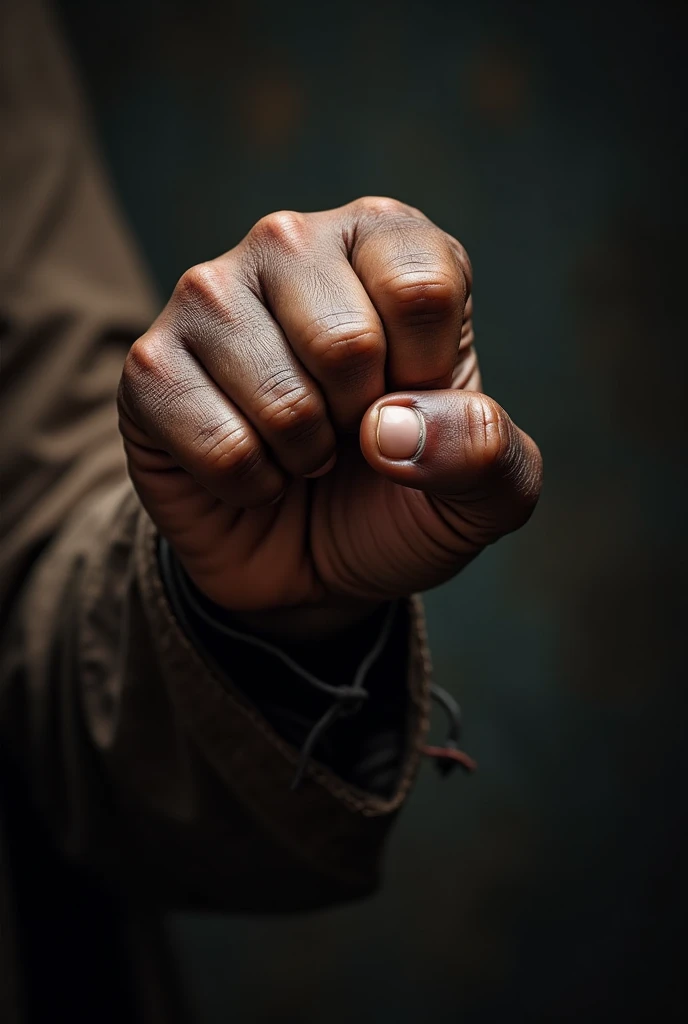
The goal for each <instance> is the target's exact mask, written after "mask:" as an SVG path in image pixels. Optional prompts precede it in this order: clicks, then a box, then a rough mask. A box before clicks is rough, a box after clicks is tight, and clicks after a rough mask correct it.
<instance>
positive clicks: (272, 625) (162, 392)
mask: <svg viewBox="0 0 688 1024" xmlns="http://www.w3.org/2000/svg"><path fill="white" fill-rule="evenodd" d="M470 293H471V265H470V262H469V260H468V257H467V255H466V253H465V251H464V249H463V247H462V246H461V245H460V244H459V243H458V242H457V241H456V239H454V238H452V237H451V236H450V235H447V234H446V233H445V232H444V231H442V230H440V229H439V228H438V227H436V226H435V225H434V224H433V223H431V221H429V220H428V219H427V218H426V217H425V216H424V215H423V214H422V213H421V212H420V211H419V210H416V209H413V208H412V207H409V206H405V205H404V204H402V203H399V202H396V201H395V200H392V199H382V198H376V197H369V198H365V199H360V200H357V201H355V202H353V203H350V204H348V205H347V206H344V207H341V208H340V209H336V210H329V211H326V212H324V213H309V214H300V213H292V212H281V213H274V214H271V215H269V216H267V217H265V218H263V219H262V220H261V221H259V222H258V223H257V224H256V226H255V227H254V228H253V229H252V230H251V231H250V232H249V234H248V235H247V236H246V238H245V239H244V240H243V241H242V242H240V244H239V245H238V246H237V247H236V248H234V249H232V250H231V251H230V252H228V253H226V254H225V255H223V256H220V257H219V258H218V259H215V260H211V261H210V262H208V263H203V264H200V265H199V266H196V267H192V268H191V269H190V270H188V271H187V272H186V273H185V274H184V275H183V276H182V278H181V280H180V281H179V283H178V285H177V287H176V289H175V291H174V294H173V295H172V298H171V299H170V301H169V303H168V304H167V306H166V308H165V309H164V310H163V312H162V313H161V314H160V316H159V317H158V319H157V320H156V321H155V323H154V324H153V325H152V326H151V328H150V329H149V330H148V331H147V332H146V334H144V335H143V336H142V337H141V338H139V340H138V341H137V342H135V344H134V345H133V346H132V349H131V351H130V354H129V356H128V358H127V361H126V365H125V367H124V372H123V375H122V381H121V386H120V394H119V412H120V429H121V432H122V435H123V438H124V445H125V449H126V453H127V458H128V463H129V472H130V474H131V478H132V481H133V483H134V486H135V487H136V490H137V491H138V493H139V495H140V498H141V500H142V502H143V504H144V506H145V508H146V509H147V511H148V513H149V514H150V516H151V518H152V519H153V521H154V522H155V523H156V525H157V527H158V529H159V530H160V532H161V533H162V534H163V535H164V536H165V537H166V538H167V539H168V541H169V543H170V544H171V545H172V547H173V548H174V549H175V551H176V552H177V555H178V556H179V558H180V559H181V561H182V563H183V565H184V566H185V568H186V570H187V572H188V573H189V575H190V576H191V578H192V579H193V580H194V582H195V583H196V585H197V586H198V587H199V588H200V589H201V591H203V592H204V593H205V594H206V595H207V596H208V597H209V598H211V599H212V600H213V601H215V602H216V603H217V604H219V605H221V606H223V607H224V608H226V609H229V610H231V611H233V612H234V613H235V614H236V615H237V617H238V618H240V619H241V620H242V621H244V622H245V623H247V624H248V625H250V626H252V627H254V628H257V629H260V630H262V631H264V632H266V633H267V634H269V635H272V636H274V637H275V638H277V639H279V638H280V637H285V636H290V637H291V638H292V639H297V640H298V639H299V638H304V639H305V638H307V637H309V636H311V635H313V633H314V632H317V633H319V634H320V635H322V634H323V633H325V634H327V633H332V634H333V635H334V634H336V632H337V631H338V630H339V629H343V628H346V627H347V626H349V625H351V624H353V623H354V622H356V621H357V620H360V619H362V618H365V617H366V616H367V615H369V614H370V613H371V612H372V611H373V610H374V609H375V608H377V607H378V606H379V605H380V603H381V602H383V601H387V600H389V599H391V598H395V597H399V596H402V595H406V594H409V593H411V592H413V591H418V590H425V589H427V588H429V587H433V586H436V585H437V584H439V583H442V582H444V581H445V580H448V579H449V578H450V577H452V576H454V574H455V573H457V572H459V571H460V570H461V569H462V568H463V567H464V566H465V565H466V564H467V563H468V562H469V561H470V560H471V559H473V558H474V557H475V556H476V555H477V554H478V553H479V552H480V551H481V549H482V548H483V547H485V545H487V544H490V543H491V542H493V541H495V540H497V539H498V538H499V537H500V536H502V535H504V534H506V533H509V532H510V531H512V530H515V529H517V528H518V527H520V526H522V525H523V524H524V523H525V522H526V520H527V519H528V518H529V516H530V514H531V512H532V510H533V508H534V506H535V503H536V501H537V498H538V494H539V491H540V484H541V477H542V460H541V457H540V452H539V451H538V448H537V446H536V445H535V443H534V442H533V441H532V440H531V438H530V437H528V435H527V434H524V433H523V432H522V431H521V430H519V429H518V427H516V426H515V425H514V424H513V423H512V422H511V420H510V419H509V417H508V416H507V414H506V413H505V412H504V410H503V409H501V408H500V407H499V406H498V405H497V404H496V402H494V401H493V400H492V399H491V398H488V397H487V396H486V395H484V394H482V393H481V380H480V373H479V369H478V363H477V358H476V354H475V349H474V346H473V329H472V322H471V317H472V299H471V296H470ZM388 407H392V408H391V411H390V410H389V409H388ZM399 409H401V411H400V412H399V411H397V410H399ZM383 410H387V411H386V412H383Z"/></svg>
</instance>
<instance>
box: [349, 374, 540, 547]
mask: <svg viewBox="0 0 688 1024" xmlns="http://www.w3.org/2000/svg"><path fill="white" fill-rule="evenodd" d="M360 440H361V450H362V452H363V455H364V456H365V458H366V460H367V461H368V462H369V463H370V465H371V466H372V467H373V469H374V470H375V471H376V472H377V473H380V474H381V475H382V476H385V477H387V478H388V479H389V480H392V481H393V482H394V483H397V484H401V485H402V486H404V487H412V488H414V489H416V490H420V491H425V492H427V493H428V494H429V495H430V496H431V498H432V503H433V504H434V505H435V507H436V509H437V511H438V512H439V513H440V515H442V517H443V518H444V519H445V520H446V521H447V522H448V523H449V525H451V526H452V527H453V528H454V529H455V530H456V531H457V532H458V533H459V534H460V535H461V537H462V539H463V540H467V541H468V542H469V543H470V544H471V545H475V546H476V548H479V547H482V546H484V545H485V544H489V543H491V542H492V541H495V540H497V539H498V538H499V537H501V536H502V535H503V534H505V533H509V532H511V531H512V530H517V529H518V528H519V527H520V526H522V525H523V524H524V523H525V522H526V521H527V520H528V519H529V518H530V515H531V513H532V511H533V509H534V508H535V505H536V503H537V499H538V497H539V494H540V487H541V483H542V457H541V455H540V451H539V449H538V447H537V445H536V444H535V442H534V441H533V440H532V438H530V437H529V436H528V435H527V434H525V433H524V432H523V431H522V430H519V428H518V427H517V426H515V424H514V423H512V421H511V419H510V418H509V417H508V416H507V414H506V413H505V412H504V410H503V409H502V408H501V406H499V405H498V404H497V403H496V402H495V401H493V399H491V398H488V397H487V395H483V394H480V393H478V392H477V391H454V390H451V391H416V392H414V391H404V392H398V393H396V394H392V395H385V396H384V397H383V398H380V399H378V401H377V402H375V403H374V404H373V405H372V406H371V407H370V408H369V409H368V411H367V412H366V414H365V416H364V417H363V422H362V424H361V435H360Z"/></svg>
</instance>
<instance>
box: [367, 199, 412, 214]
mask: <svg viewBox="0 0 688 1024" xmlns="http://www.w3.org/2000/svg"><path fill="white" fill-rule="evenodd" d="M354 205H355V206H356V207H358V209H359V210H360V211H361V213H364V214H366V215H367V216H369V217H389V216H394V217H398V216H399V215H408V214H409V212H410V211H409V207H408V206H406V205H405V204H404V203H401V202H400V201H399V200H398V199H391V198H390V197H389V196H361V198H360V199H356V200H355V201H354Z"/></svg>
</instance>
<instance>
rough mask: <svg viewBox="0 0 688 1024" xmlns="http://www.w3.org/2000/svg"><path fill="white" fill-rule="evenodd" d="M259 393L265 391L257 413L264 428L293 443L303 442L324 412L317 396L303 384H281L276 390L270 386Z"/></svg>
mask: <svg viewBox="0 0 688 1024" xmlns="http://www.w3.org/2000/svg"><path fill="white" fill-rule="evenodd" d="M261 390H262V391H263V392H265V390H267V391H268V393H267V395H266V397H265V398H264V399H263V401H262V403H261V405H260V408H259V411H258V417H259V420H260V423H261V425H262V426H263V427H264V428H267V429H269V430H270V431H273V432H277V433H279V434H282V435H285V436H287V437H288V438H289V440H292V441H304V440H306V439H308V438H310V437H312V436H313V435H314V434H315V433H316V432H317V431H318V429H319V428H320V426H321V424H322V422H323V419H324V409H323V408H322V406H321V403H320V401H319V400H318V397H317V396H316V395H315V394H314V393H313V392H312V391H309V390H308V388H306V387H304V385H303V384H301V383H297V382H295V383H292V384H291V385H289V384H286V382H283V383H282V384H281V385H280V386H279V387H278V388H275V387H274V386H270V387H269V388H268V389H266V388H263V389H261Z"/></svg>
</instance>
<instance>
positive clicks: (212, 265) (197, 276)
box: [175, 260, 225, 309]
mask: <svg viewBox="0 0 688 1024" xmlns="http://www.w3.org/2000/svg"><path fill="white" fill-rule="evenodd" d="M224 288H225V282H224V279H223V274H222V272H221V270H220V267H219V266H218V264H217V262H216V261H213V260H210V261H208V262H207V263H197V264H196V265H195V266H193V267H189V269H188V270H186V271H184V273H183V274H182V276H181V277H180V278H179V281H178V282H177V287H176V288H175V294H176V297H177V299H178V300H180V301H181V302H182V303H183V304H186V303H190V304H191V305H192V306H200V307H201V308H202V309H216V308H217V307H220V306H222V305H223V302H222V295H223V292H224Z"/></svg>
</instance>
